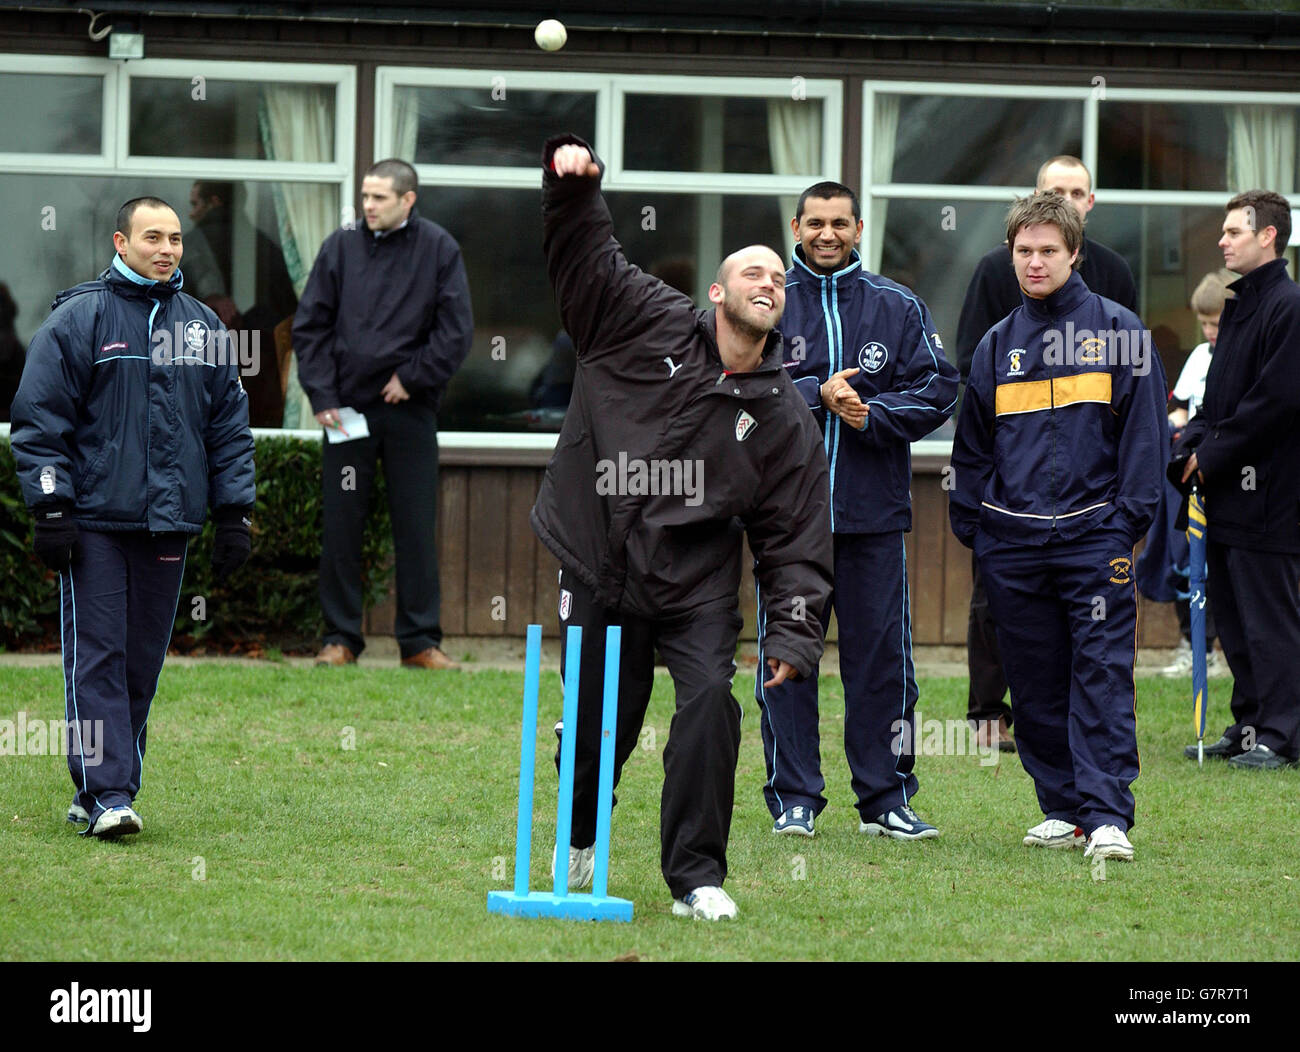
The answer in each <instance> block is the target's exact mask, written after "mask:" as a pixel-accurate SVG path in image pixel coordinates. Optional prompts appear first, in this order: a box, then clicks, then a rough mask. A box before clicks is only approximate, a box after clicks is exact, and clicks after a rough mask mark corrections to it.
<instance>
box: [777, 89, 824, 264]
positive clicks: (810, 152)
mask: <svg viewBox="0 0 1300 1052" xmlns="http://www.w3.org/2000/svg"><path fill="white" fill-rule="evenodd" d="M767 138H768V142H769V143H770V146H769V148H768V152H769V153H770V154H771V156H772V173H773V174H774V175H802V176H805V177H808V179H809V181H810V182H811V180H812V177H813V176H815V175H817V174H818V173H819V172H820V171H821V165H822V111H821V107H820V106H817V105H815V104H811V103H809V102H807V101H798V100H795V99H769V100H768V103H767ZM780 207H781V229H782V232H783V234H786V233H787V232H788V231H789V229H790V220H791V219H793V218H794V210H795V209H796V208H798V207H799V198H798V197H797V196H796V197H790V196H788V195H784V194H783V195H782V196H781V198H780ZM788 243H789V238H788V236H783V238H782V244H788Z"/></svg>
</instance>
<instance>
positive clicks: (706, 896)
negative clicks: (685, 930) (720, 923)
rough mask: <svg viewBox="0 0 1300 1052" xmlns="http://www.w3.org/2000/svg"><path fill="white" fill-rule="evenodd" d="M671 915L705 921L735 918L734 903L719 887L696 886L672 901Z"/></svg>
mask: <svg viewBox="0 0 1300 1052" xmlns="http://www.w3.org/2000/svg"><path fill="white" fill-rule="evenodd" d="M673 916H674V917H694V918H695V919H696V920H707V921H717V920H735V919H736V904H735V903H734V902H732V901H731V896H730V895H728V894H727V893H726V892H725V891H723V890H722V889H721V888H696V889H695V890H694V891H692V892H691V893H690V894H689V895H687V896H686V897H685V898H684V899H676V900H675V901H674V902H673Z"/></svg>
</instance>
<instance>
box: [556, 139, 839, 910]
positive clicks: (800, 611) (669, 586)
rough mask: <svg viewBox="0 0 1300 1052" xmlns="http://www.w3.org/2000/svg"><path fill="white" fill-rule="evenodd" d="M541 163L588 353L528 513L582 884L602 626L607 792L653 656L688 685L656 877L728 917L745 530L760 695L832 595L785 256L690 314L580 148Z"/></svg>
mask: <svg viewBox="0 0 1300 1052" xmlns="http://www.w3.org/2000/svg"><path fill="white" fill-rule="evenodd" d="M542 160H543V166H544V171H545V175H544V177H543V179H544V182H543V194H542V217H543V229H544V232H543V247H544V249H545V252H546V263H547V271H548V273H549V275H550V279H551V284H552V286H553V287H554V288H555V296H556V300H557V301H558V302H559V305H560V315H561V317H562V319H563V322H564V329H565V331H566V332H568V333H569V334H570V335H571V336H572V337H573V344H574V347H575V348H576V349H577V355H578V367H577V372H576V375H575V377H574V384H573V397H572V400H571V401H570V403H569V410H568V413H567V414H566V415H565V418H564V427H563V430H562V431H561V432H560V438H559V441H558V442H557V443H556V447H555V455H554V457H552V458H551V462H550V464H549V465H548V467H547V469H546V478H545V479H544V480H543V482H542V488H541V492H540V493H539V494H538V496H537V503H536V505H535V506H534V507H533V512H532V525H533V529H534V530H535V531H536V532H537V535H538V537H539V538H541V541H542V543H543V544H545V545H546V547H547V548H548V549H549V550H550V551H551V552H552V553H553V554H554V555H555V557H556V558H557V559H559V561H560V565H561V567H562V571H561V576H560V623H561V627H563V626H566V625H581V626H582V629H583V647H582V669H581V672H580V676H579V684H580V686H579V696H578V725H577V727H574V728H569V727H565V728H564V733H565V734H570V733H574V734H576V735H577V749H576V764H575V774H574V790H573V828H572V833H571V837H570V850H569V874H568V881H569V886H570V887H581V886H583V885H585V884H586V883H587V882H588V881H590V880H591V878H592V870H593V867H594V851H593V847H592V845H593V844H594V842H595V839H596V789H597V777H598V764H597V759H598V756H599V751H600V715H601V682H602V678H603V677H602V670H603V668H604V661H605V656H604V639H605V628H606V626H607V625H621V626H622V644H621V661H622V667H621V671H620V675H619V696H618V726H617V730H616V733H615V745H614V760H615V764H616V770H615V775H614V777H615V781H616V782H617V779H618V772H619V771H621V770H622V767H623V764H624V763H625V762H626V761H627V758H628V757H629V756H630V755H631V754H632V750H633V749H634V748H635V747H636V744H637V736H638V734H639V733H640V730H641V723H642V721H643V720H644V719H645V712H646V706H647V705H648V704H649V701H650V692H651V689H652V688H653V686H654V654H655V650H656V649H657V650H658V651H659V653H660V655H661V656H662V657H663V659H664V663H665V664H666V665H667V666H668V671H669V673H670V674H671V675H672V678H673V687H674V688H675V692H676V712H675V714H674V715H673V720H672V726H671V728H670V733H669V737H668V743H667V745H666V746H665V748H664V788H663V799H662V803H661V806H660V845H661V858H660V865H661V868H662V871H663V875H664V880H665V881H666V882H667V884H668V888H669V890H670V892H671V893H672V896H673V899H674V900H675V901H674V903H673V913H674V915H676V916H685V917H696V918H700V919H704V920H710V921H713V920H723V919H730V918H733V917H735V915H736V905H735V903H734V902H732V901H731V898H730V897H729V896H728V895H727V893H726V892H725V891H723V890H722V883H723V880H724V879H725V878H726V875H727V854H726V852H727V837H728V834H729V832H730V828H731V810H732V804H733V800H734V796H735V780H736V760H737V757H738V754H739V748H740V717H741V711H740V705H739V704H738V703H737V701H736V699H735V697H734V696H733V695H732V692H731V681H732V678H733V677H734V676H735V673H736V664H735V656H736V640H737V638H738V636H739V634H740V627H741V618H740V612H739V610H738V605H739V604H738V592H739V588H740V572H741V558H742V555H741V553H742V546H741V534H742V531H743V532H744V533H745V534H746V535H747V536H748V538H749V547H750V550H751V551H752V552H753V555H754V577H755V579H756V580H757V582H758V584H759V586H760V587H761V588H762V590H763V594H764V595H765V596H767V597H769V598H768V601H767V605H766V621H767V623H766V630H765V636H766V640H767V644H766V648H765V656H766V657H767V658H768V659H769V660H768V662H767V663H768V666H769V668H770V671H771V673H772V676H771V678H770V679H769V680H768V681H767V686H774V685H776V684H777V683H780V682H782V681H784V680H786V679H788V678H791V677H794V676H807V675H809V674H810V673H811V672H812V670H813V669H814V668H816V667H817V662H818V660H819V659H820V658H821V654H822V626H821V623H820V621H819V620H818V617H819V612H820V611H821V610H823V609H824V608H825V605H826V601H827V599H828V598H829V596H830V587H831V557H832V552H831V529H830V483H829V469H828V468H827V465H826V456H825V454H824V453H823V452H822V441H821V434H820V432H819V430H818V427H817V424H816V422H815V421H814V419H813V415H812V414H811V413H810V412H808V407H807V405H806V404H805V403H804V400H803V398H802V397H801V396H800V395H799V394H798V392H796V391H795V388H794V384H793V383H792V382H791V380H790V377H789V376H788V375H787V374H786V370H785V369H784V368H783V367H782V340H781V335H780V333H779V332H776V331H775V327H776V324H777V322H778V321H779V320H780V318H781V313H782V311H783V309H784V307H785V265H784V264H783V263H782V262H781V258H780V257H779V256H778V255H777V254H776V253H775V252H773V251H772V250H771V249H770V248H766V247H764V246H762V245H751V246H749V247H748V248H743V249H741V250H740V251H738V252H735V253H733V254H732V255H730V256H728V257H727V258H726V259H725V260H724V261H723V263H722V266H721V267H719V269H718V275H717V279H716V280H715V281H714V283H713V284H712V285H711V286H710V288H709V300H710V301H711V302H712V303H713V305H714V307H715V308H716V309H715V310H707V311H703V310H696V308H695V305H694V304H693V303H692V302H691V301H690V299H688V298H687V297H686V296H684V295H682V294H681V293H680V292H678V291H676V290H675V289H672V288H670V287H669V286H668V285H666V284H664V283H663V282H662V281H660V280H658V279H657V278H652V277H651V276H650V275H648V274H646V273H644V272H642V271H641V270H640V269H639V268H637V267H635V266H632V265H631V264H630V263H628V261H627V259H626V258H624V256H623V250H622V249H621V248H620V246H619V244H618V242H617V241H616V240H615V238H614V231H613V221H612V219H611V218H610V214H609V209H608V208H607V207H606V206H605V201H604V199H603V198H602V196H601V193H600V177H601V172H602V167H601V165H600V163H599V162H598V161H596V160H595V159H594V158H593V156H592V154H591V150H590V147H588V145H587V144H586V143H585V142H582V141H581V140H580V139H578V138H576V137H575V136H571V135H566V136H560V137H557V138H554V139H551V140H550V141H549V142H548V143H547V144H546V146H545V148H544V150H543V154H542ZM647 475H648V476H649V479H650V485H649V486H647V485H645V484H644V483H645V481H646V476H647ZM561 668H562V669H563V666H561ZM560 864H561V865H563V864H564V863H563V860H560Z"/></svg>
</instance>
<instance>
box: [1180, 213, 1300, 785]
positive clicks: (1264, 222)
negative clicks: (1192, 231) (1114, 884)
mask: <svg viewBox="0 0 1300 1052" xmlns="http://www.w3.org/2000/svg"><path fill="white" fill-rule="evenodd" d="M1290 236H1291V206H1290V204H1289V203H1288V202H1287V199H1286V198H1285V197H1283V196H1282V195H1281V194H1277V193H1273V192H1272V191H1269V190H1250V191H1247V192H1246V193H1244V194H1238V195H1237V196H1236V197H1234V198H1233V199H1232V200H1231V201H1229V202H1228V208H1227V216H1226V218H1225V219H1224V222H1223V237H1222V238H1221V239H1220V241H1219V247H1220V248H1221V249H1223V261H1224V264H1225V265H1226V266H1227V267H1228V269H1230V270H1234V271H1236V272H1237V273H1238V274H1240V275H1242V276H1241V278H1240V279H1238V280H1237V281H1234V282H1233V283H1232V284H1231V285H1229V286H1228V287H1229V288H1230V289H1232V291H1233V292H1235V293H1236V298H1235V299H1231V300H1229V301H1228V302H1227V303H1225V304H1224V306H1223V315H1222V317H1221V318H1220V320H1219V339H1218V343H1217V344H1216V346H1215V351H1214V360H1213V361H1212V363H1211V365H1210V373H1209V376H1207V377H1206V380H1205V401H1204V402H1203V403H1202V405H1201V409H1200V412H1198V413H1197V415H1196V418H1195V419H1194V420H1193V421H1192V422H1191V423H1190V424H1188V425H1187V429H1186V430H1185V431H1184V432H1183V437H1182V439H1181V440H1180V442H1179V445H1178V448H1177V449H1176V450H1175V459H1176V460H1178V459H1181V458H1183V457H1187V456H1188V454H1189V453H1190V454H1191V455H1190V458H1189V459H1188V460H1187V463H1186V466H1185V468H1184V469H1183V472H1182V480H1183V482H1184V483H1187V482H1188V481H1189V480H1190V479H1191V478H1192V476H1193V475H1195V476H1196V478H1197V480H1198V482H1199V483H1200V486H1201V491H1202V492H1203V493H1204V494H1205V518H1206V531H1207V532H1206V541H1207V544H1206V563H1207V567H1208V569H1207V574H1206V582H1207V586H1208V588H1209V593H1210V600H1211V602H1212V603H1213V604H1214V614H1215V623H1216V625H1217V626H1218V629H1219V641H1220V643H1221V644H1222V645H1223V653H1224V656H1225V657H1226V658H1227V659H1228V667H1229V668H1230V669H1232V676H1233V687H1232V717H1233V722H1232V723H1231V724H1230V725H1229V726H1228V728H1227V729H1226V730H1225V731H1224V732H1223V736H1222V738H1220V740H1219V741H1218V742H1216V743H1215V744H1213V745H1210V746H1207V747H1206V749H1205V753H1206V755H1207V756H1216V757H1220V758H1225V759H1227V760H1228V762H1229V763H1231V764H1232V765H1233V766H1234V767H1239V768H1247V769H1255V770H1261V769H1262V770H1270V769H1273V768H1277V767H1287V766H1294V765H1295V763H1296V761H1297V758H1300V682H1298V681H1297V680H1296V676H1295V665H1296V660H1297V659H1298V658H1300V594H1298V593H1297V590H1296V582H1297V580H1300V474H1298V473H1297V471H1296V465H1297V464H1300V288H1297V287H1296V284H1295V282H1294V281H1292V280H1291V279H1290V277H1289V276H1288V275H1287V272H1286V260H1285V259H1282V258H1280V257H1281V255H1282V252H1283V250H1284V249H1285V248H1286V245H1287V241H1288V240H1289V239H1290ZM1188 755H1189V756H1192V757H1195V755H1196V750H1195V748H1194V747H1193V748H1190V749H1189V750H1188Z"/></svg>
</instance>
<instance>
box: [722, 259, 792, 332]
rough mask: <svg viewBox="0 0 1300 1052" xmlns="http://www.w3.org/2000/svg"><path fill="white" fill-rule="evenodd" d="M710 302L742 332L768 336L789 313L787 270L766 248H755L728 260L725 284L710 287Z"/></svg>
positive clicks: (724, 276)
mask: <svg viewBox="0 0 1300 1052" xmlns="http://www.w3.org/2000/svg"><path fill="white" fill-rule="evenodd" d="M709 300H710V301H711V302H712V303H714V304H715V305H716V306H717V308H718V310H719V311H720V312H722V313H723V314H724V315H726V318H727V321H728V322H730V323H731V325H732V327H733V328H735V329H737V330H738V331H740V332H742V333H745V334H746V335H749V336H752V337H755V338H757V337H759V336H765V335H766V334H767V333H769V332H771V331H772V330H773V329H774V328H776V325H777V322H779V321H780V320H781V315H782V314H783V313H784V312H785V267H784V266H783V265H782V263H781V257H780V256H778V255H777V254H776V253H775V252H773V251H772V250H771V249H770V248H768V247H766V246H765V245H751V246H750V247H749V248H742V249H741V250H740V251H739V252H736V253H734V254H733V255H731V256H728V257H727V263H726V272H725V273H724V275H723V284H719V283H717V282H714V283H713V284H712V285H710V286H709Z"/></svg>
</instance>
